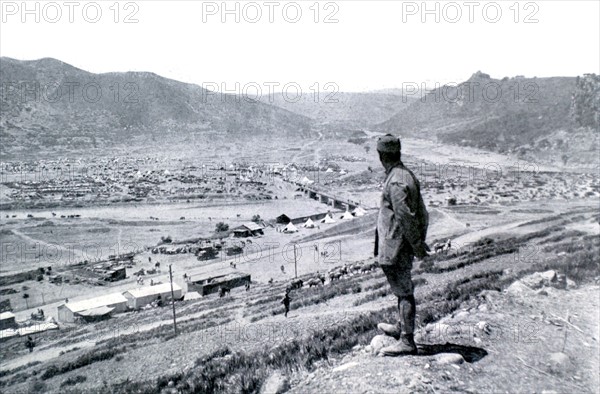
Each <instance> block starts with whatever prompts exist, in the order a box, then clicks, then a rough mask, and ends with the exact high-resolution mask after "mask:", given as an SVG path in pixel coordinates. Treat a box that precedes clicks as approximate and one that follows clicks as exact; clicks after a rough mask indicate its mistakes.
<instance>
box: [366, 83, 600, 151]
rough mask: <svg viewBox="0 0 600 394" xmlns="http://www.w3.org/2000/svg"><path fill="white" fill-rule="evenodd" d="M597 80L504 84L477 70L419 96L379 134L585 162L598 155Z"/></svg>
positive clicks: (599, 94)
mask: <svg viewBox="0 0 600 394" xmlns="http://www.w3.org/2000/svg"><path fill="white" fill-rule="evenodd" d="M599 100H600V79H599V78H598V77H597V76H595V75H593V74H592V75H589V74H586V76H584V77H582V78H579V77H577V78H575V77H553V78H522V77H517V78H504V79H502V80H497V79H493V78H490V76H489V75H487V74H484V73H481V72H478V73H475V74H473V76H471V78H469V79H468V80H467V81H465V82H463V83H462V84H459V85H458V86H445V87H440V88H438V89H435V90H432V91H430V92H428V93H427V94H425V95H424V96H423V97H420V98H419V100H417V101H415V102H414V103H413V104H411V105H410V106H409V107H407V108H405V109H403V110H401V111H400V112H398V113H397V114H396V115H394V116H393V117H392V118H390V119H389V120H388V121H386V122H383V123H380V124H378V125H376V126H375V129H376V130H378V131H382V132H383V131H387V132H390V131H391V132H394V133H397V134H400V135H408V136H415V137H420V138H427V139H438V140H440V141H442V142H446V143H451V144H455V145H469V146H474V147H477V148H482V149H486V150H491V151H496V152H501V153H513V152H514V153H517V154H519V155H521V157H523V158H530V159H535V158H540V157H543V158H545V159H548V160H550V161H558V162H560V161H563V162H565V163H566V162H570V163H575V162H579V163H586V162H588V161H589V160H594V159H595V156H597V149H598V117H597V116H595V117H594V115H593V114H594V113H597V107H598V101H599Z"/></svg>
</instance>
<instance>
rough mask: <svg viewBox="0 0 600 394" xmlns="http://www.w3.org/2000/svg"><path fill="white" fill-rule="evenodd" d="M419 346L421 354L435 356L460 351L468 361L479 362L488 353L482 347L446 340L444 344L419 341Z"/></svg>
mask: <svg viewBox="0 0 600 394" xmlns="http://www.w3.org/2000/svg"><path fill="white" fill-rule="evenodd" d="M417 348H418V349H419V356H433V355H435V354H439V353H458V354H460V355H461V356H463V358H464V359H465V361H466V362H468V363H474V362H477V361H479V360H481V359H482V358H484V357H485V356H487V354H488V352H487V351H486V350H485V349H482V348H480V347H475V346H464V345H457V344H454V343H449V342H446V343H445V344H443V345H440V344H433V345H432V344H424V343H418V344H417Z"/></svg>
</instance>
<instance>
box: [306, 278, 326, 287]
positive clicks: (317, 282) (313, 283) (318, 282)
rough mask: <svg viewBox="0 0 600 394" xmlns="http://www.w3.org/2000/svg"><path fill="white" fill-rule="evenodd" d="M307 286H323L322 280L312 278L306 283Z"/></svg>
mask: <svg viewBox="0 0 600 394" xmlns="http://www.w3.org/2000/svg"><path fill="white" fill-rule="evenodd" d="M306 284H307V285H308V287H313V286H319V285H321V286H322V285H323V283H322V282H321V279H320V278H311V279H309V280H308V281H307V282H306Z"/></svg>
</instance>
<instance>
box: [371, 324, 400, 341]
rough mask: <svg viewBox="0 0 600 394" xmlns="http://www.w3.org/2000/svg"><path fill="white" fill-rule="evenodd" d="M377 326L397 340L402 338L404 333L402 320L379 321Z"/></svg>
mask: <svg viewBox="0 0 600 394" xmlns="http://www.w3.org/2000/svg"><path fill="white" fill-rule="evenodd" d="M377 328H379V329H380V330H381V331H383V333H384V334H385V335H387V336H388V337H392V338H394V339H396V340H398V339H400V335H402V325H401V323H400V322H398V323H396V324H389V323H379V324H377Z"/></svg>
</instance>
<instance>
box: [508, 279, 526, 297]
mask: <svg viewBox="0 0 600 394" xmlns="http://www.w3.org/2000/svg"><path fill="white" fill-rule="evenodd" d="M505 291H506V293H507V294H510V295H528V294H532V293H533V290H531V288H530V287H528V286H527V285H525V284H524V283H523V282H521V281H520V280H517V281H516V282H513V284H511V285H510V286H508V287H507V288H506V290H505Z"/></svg>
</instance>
